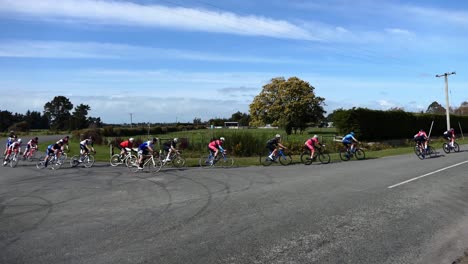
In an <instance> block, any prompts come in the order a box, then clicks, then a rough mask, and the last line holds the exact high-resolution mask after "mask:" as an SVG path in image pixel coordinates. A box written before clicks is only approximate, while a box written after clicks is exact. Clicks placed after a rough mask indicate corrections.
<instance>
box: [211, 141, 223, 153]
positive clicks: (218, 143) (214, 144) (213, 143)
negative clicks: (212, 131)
mask: <svg viewBox="0 0 468 264" xmlns="http://www.w3.org/2000/svg"><path fill="white" fill-rule="evenodd" d="M221 145H223V143H222V142H221V140H219V139H217V140H213V141H211V142H210V144H208V148H209V149H211V150H213V151H216V150H217V149H218V146H221Z"/></svg>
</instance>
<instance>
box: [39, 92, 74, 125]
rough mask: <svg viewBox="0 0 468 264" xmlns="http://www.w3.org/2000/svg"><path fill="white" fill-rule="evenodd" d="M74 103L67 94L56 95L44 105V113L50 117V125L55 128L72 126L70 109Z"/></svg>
mask: <svg viewBox="0 0 468 264" xmlns="http://www.w3.org/2000/svg"><path fill="white" fill-rule="evenodd" d="M72 109H73V104H72V103H71V102H70V100H69V99H68V98H67V97H65V96H55V97H54V99H53V100H52V101H50V102H48V103H46V104H45V105H44V114H45V115H46V116H47V117H48V118H49V122H50V127H51V128H53V129H67V128H70V121H71V115H70V110H72Z"/></svg>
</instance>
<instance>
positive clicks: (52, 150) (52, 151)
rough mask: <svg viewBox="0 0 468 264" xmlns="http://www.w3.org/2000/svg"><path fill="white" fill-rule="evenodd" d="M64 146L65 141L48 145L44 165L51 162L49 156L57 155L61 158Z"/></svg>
mask: <svg viewBox="0 0 468 264" xmlns="http://www.w3.org/2000/svg"><path fill="white" fill-rule="evenodd" d="M62 147H63V142H60V141H58V142H56V143H55V144H50V145H49V146H47V150H46V156H45V158H44V162H45V164H44V166H45V167H47V164H48V163H49V156H54V155H55V156H56V157H57V159H58V158H60V155H61V154H62Z"/></svg>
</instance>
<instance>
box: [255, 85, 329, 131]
mask: <svg viewBox="0 0 468 264" xmlns="http://www.w3.org/2000/svg"><path fill="white" fill-rule="evenodd" d="M314 89H315V88H314V87H313V86H311V85H310V84H309V83H308V82H305V81H303V80H301V79H299V78H297V77H291V78H289V79H288V80H285V79H284V78H283V77H280V78H274V79H272V80H271V82H270V83H269V84H266V85H265V86H263V89H262V91H261V92H260V94H259V95H257V96H256V97H255V98H254V100H253V102H252V103H251V104H250V116H251V122H250V124H251V125H252V126H263V125H265V124H272V125H274V126H280V127H284V128H285V129H286V133H288V134H290V133H291V132H292V130H294V131H295V132H296V130H297V129H299V130H301V131H303V130H304V129H305V128H306V127H307V125H308V124H310V123H314V124H316V123H318V122H319V121H320V120H322V119H323V118H324V113H325V111H324V110H323V106H322V105H323V104H324V100H325V99H324V98H322V97H317V96H315V94H314Z"/></svg>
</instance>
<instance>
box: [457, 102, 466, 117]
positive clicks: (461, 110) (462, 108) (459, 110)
mask: <svg viewBox="0 0 468 264" xmlns="http://www.w3.org/2000/svg"><path fill="white" fill-rule="evenodd" d="M454 113H455V114H457V115H468V102H467V101H464V102H462V103H461V104H460V106H459V107H457V108H455V109H454Z"/></svg>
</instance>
